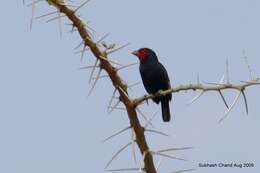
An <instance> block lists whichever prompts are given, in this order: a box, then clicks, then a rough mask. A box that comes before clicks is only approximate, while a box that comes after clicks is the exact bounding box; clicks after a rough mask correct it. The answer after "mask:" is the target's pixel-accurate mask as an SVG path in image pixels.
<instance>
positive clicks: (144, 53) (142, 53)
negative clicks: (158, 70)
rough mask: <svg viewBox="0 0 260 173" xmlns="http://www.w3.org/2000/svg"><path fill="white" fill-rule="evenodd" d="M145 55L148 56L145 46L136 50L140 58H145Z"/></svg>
mask: <svg viewBox="0 0 260 173" xmlns="http://www.w3.org/2000/svg"><path fill="white" fill-rule="evenodd" d="M147 56H148V52H147V49H146V48H142V49H139V50H138V57H139V58H140V59H143V60H144V59H145V58H147Z"/></svg>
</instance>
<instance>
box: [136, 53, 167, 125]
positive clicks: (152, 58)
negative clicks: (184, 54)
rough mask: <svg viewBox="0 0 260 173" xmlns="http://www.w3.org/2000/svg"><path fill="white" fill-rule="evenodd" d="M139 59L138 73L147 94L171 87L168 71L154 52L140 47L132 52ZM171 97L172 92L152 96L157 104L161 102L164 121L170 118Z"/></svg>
mask: <svg viewBox="0 0 260 173" xmlns="http://www.w3.org/2000/svg"><path fill="white" fill-rule="evenodd" d="M133 54H134V55H136V56H137V57H138V58H139V60H140V66H139V70H140V74H141V77H142V81H143V84H144V87H145V89H146V91H147V92H148V93H149V94H154V93H156V92H158V91H159V90H167V89H170V88H171V84H170V80H169V77H168V73H167V71H166V69H165V68H164V66H163V65H162V64H161V63H160V62H159V61H158V58H157V56H156V54H155V52H154V51H153V50H151V49H149V48H141V49H139V50H137V51H134V52H133ZM171 99H172V94H168V95H166V96H161V97H158V98H154V99H153V101H154V102H155V103H157V104H159V102H161V108H162V118H163V121H164V122H168V121H170V119H171V115H170V108H169V101H170V100H171Z"/></svg>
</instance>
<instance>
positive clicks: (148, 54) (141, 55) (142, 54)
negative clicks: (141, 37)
mask: <svg viewBox="0 0 260 173" xmlns="http://www.w3.org/2000/svg"><path fill="white" fill-rule="evenodd" d="M132 54H133V55H135V56H137V57H138V59H139V60H140V61H146V60H148V59H153V60H157V56H156V54H155V52H154V51H153V50H152V49H149V48H140V49H138V50H136V51H133V52H132Z"/></svg>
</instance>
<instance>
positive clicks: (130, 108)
mask: <svg viewBox="0 0 260 173" xmlns="http://www.w3.org/2000/svg"><path fill="white" fill-rule="evenodd" d="M48 2H49V3H50V4H51V5H53V6H55V7H56V8H57V10H59V11H60V12H61V13H63V14H64V15H66V16H67V17H68V19H69V20H70V21H71V22H72V23H73V26H74V27H75V28H77V30H78V33H79V34H80V36H81V38H82V40H83V41H84V46H85V47H89V48H90V50H91V52H92V53H93V54H94V56H95V57H96V58H97V60H99V63H100V69H102V70H104V71H106V72H107V73H108V75H109V77H110V79H111V81H112V83H113V85H114V87H115V88H116V89H117V90H118V92H119V94H120V101H121V102H122V103H123V104H124V105H125V107H126V111H127V114H128V118H129V121H130V126H131V128H132V129H133V130H134V133H135V138H136V143H137V145H138V147H139V149H140V152H141V153H142V155H144V156H145V157H144V160H143V162H144V170H145V171H146V172H147V173H156V169H155V166H154V161H153V156H152V153H151V152H150V149H149V147H148V144H147V142H146V138H145V135H144V129H143V127H142V126H141V124H140V122H139V119H138V117H137V113H136V110H135V107H134V105H133V102H132V100H130V99H129V97H128V94H127V85H126V84H125V83H124V82H123V80H122V79H121V77H120V76H119V75H118V73H117V71H118V69H117V68H115V67H114V66H113V65H112V64H111V63H110V61H109V60H108V57H107V55H108V54H111V53H113V52H114V51H116V50H119V49H121V47H120V48H117V49H116V50H111V51H110V52H108V53H106V52H103V51H101V49H100V48H99V47H98V45H97V44H96V43H95V42H94V41H93V40H92V38H91V36H90V35H89V32H88V30H87V28H86V24H85V23H84V22H83V21H82V20H81V19H80V18H79V17H78V16H77V15H76V13H75V11H74V10H73V9H72V8H70V7H69V6H67V5H66V4H65V3H64V1H61V0H48Z"/></svg>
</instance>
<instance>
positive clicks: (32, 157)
mask: <svg viewBox="0 0 260 173" xmlns="http://www.w3.org/2000/svg"><path fill="white" fill-rule="evenodd" d="M81 2H82V1H81ZM28 3H29V1H27V2H26V4H28ZM75 4H80V2H79V1H76V2H75ZM53 10H54V8H53V7H49V6H48V5H47V3H45V2H41V3H39V4H38V5H37V8H36V16H39V15H41V14H44V13H47V12H51V11H53ZM80 14H81V16H82V18H83V19H84V20H86V21H89V22H90V25H91V27H92V28H94V29H95V30H96V33H95V39H97V38H98V37H100V36H102V35H104V34H106V33H110V36H109V37H108V38H107V39H106V42H107V43H116V44H117V45H118V46H119V45H123V44H125V43H128V42H130V43H131V45H130V46H128V47H127V48H125V49H123V50H121V51H119V52H116V53H114V54H113V55H111V58H112V59H113V60H115V61H118V62H120V63H123V64H128V63H133V62H137V59H136V58H135V57H134V56H132V55H131V54H130V52H131V51H133V50H135V49H138V48H140V47H150V48H152V49H153V50H155V51H156V52H157V55H158V57H159V59H160V61H161V62H162V63H163V64H164V65H165V67H166V68H167V70H168V73H169V75H170V79H171V83H172V85H173V86H175V85H178V84H188V83H190V82H196V76H197V74H198V73H199V74H200V79H201V81H204V82H217V81H219V79H220V78H221V76H222V75H223V73H224V71H225V63H226V59H227V58H228V60H229V64H230V80H231V82H239V81H240V80H248V79H249V73H248V69H247V67H246V64H245V61H244V59H243V58H241V57H243V56H244V55H243V52H245V53H244V54H246V56H247V57H248V60H249V63H250V65H251V66H252V68H253V69H254V71H255V74H256V75H258V76H259V75H260V68H259V67H260V59H259V57H260V49H259V45H260V34H259V31H260V20H259V19H260V2H259V1H257V0H228V1H227V0H218V1H213V0H196V1H192V0H164V1H159V0H153V1H151V0H142V1H140V0H131V1H126V0H125V1H122V0H110V1H107V0H93V1H91V2H90V3H89V4H88V5H87V6H86V7H84V8H82V9H81V10H80ZM30 16H31V8H30V7H27V6H24V5H23V4H22V0H17V1H4V2H3V3H2V5H1V6H0V19H1V29H0V30H1V32H0V38H1V39H0V44H1V51H0V80H1V84H0V105H1V109H0V172H3V173H72V172H73V173H86V172H97V173H99V172H101V173H102V172H105V170H104V167H105V165H106V163H107V162H108V161H109V160H110V158H111V157H112V155H113V154H114V153H115V152H116V151H117V150H118V149H119V148H120V147H121V146H123V145H125V144H126V143H128V142H129V141H130V132H127V133H124V134H122V135H120V136H118V137H117V138H114V139H112V140H111V141H108V142H107V143H103V142H102V140H103V139H104V138H106V137H108V136H109V135H111V134H112V133H113V132H115V131H118V130H120V129H122V128H124V127H127V126H128V119H127V116H126V113H125V112H124V111H122V110H115V111H114V112H112V113H111V114H108V113H107V111H106V108H107V105H108V101H109V97H110V96H111V95H112V91H113V87H112V85H111V82H110V81H109V80H108V79H102V80H100V81H99V82H98V83H97V86H96V88H95V90H94V92H93V93H92V95H91V96H90V97H87V95H88V91H89V89H90V88H91V85H89V84H88V78H89V75H90V72H89V71H88V70H79V67H81V66H84V65H92V64H93V63H94V60H95V59H94V58H93V56H92V55H91V54H90V53H86V54H85V56H84V61H83V62H82V63H81V62H80V55H76V54H74V52H75V51H77V50H74V49H73V48H74V47H75V46H76V45H77V44H78V43H79V42H80V38H79V36H78V34H77V33H76V32H75V33H73V34H71V33H69V32H68V31H69V30H70V27H68V26H67V25H64V26H63V36H62V38H60V36H59V29H58V21H53V22H50V23H46V22H45V21H46V20H47V19H48V17H47V18H45V19H41V20H37V21H34V23H33V30H32V31H31V32H30V30H29V25H30ZM63 23H64V24H66V23H68V21H67V20H65V19H63ZM104 74H105V73H104ZM120 74H121V75H122V77H123V78H124V80H125V81H126V82H127V83H129V84H133V83H135V82H138V81H141V78H140V75H139V71H138V66H133V67H131V68H129V69H125V70H122V71H120ZM259 91H260V88H259V87H257V86H255V87H252V88H249V89H248V90H246V95H247V98H248V102H249V115H248V116H247V115H246V113H245V107H244V103H243V100H242V99H240V100H239V102H238V104H237V105H236V107H235V108H234V109H233V110H232V112H231V113H230V114H229V117H228V118H227V119H226V120H225V121H224V122H223V123H222V124H219V123H218V120H219V119H220V118H221V117H222V116H223V115H224V112H225V106H224V104H223V102H222V101H221V99H220V96H219V95H218V94H217V93H214V92H211V93H207V94H205V95H203V96H202V97H201V98H200V99H199V100H198V101H197V102H196V103H194V104H193V105H191V106H187V102H189V100H191V99H192V98H193V97H194V96H195V95H196V94H197V93H196V92H186V93H185V92H184V93H177V94H174V96H173V101H172V102H171V105H170V106H171V113H172V115H174V116H173V119H172V121H171V122H170V123H167V124H166V123H163V122H162V120H161V115H160V113H158V116H156V118H155V120H154V121H153V124H154V126H155V127H156V129H158V130H162V131H164V132H167V133H168V134H170V135H171V137H170V138H167V137H164V136H160V135H157V134H151V133H147V140H148V143H149V145H150V146H151V149H152V150H154V151H156V150H159V149H164V148H169V147H187V146H191V147H194V149H192V150H187V151H179V152H176V153H172V154H174V155H176V156H179V157H183V158H186V159H188V160H189V161H176V160H170V159H166V158H163V160H162V164H161V167H160V169H159V171H158V172H163V173H165V172H171V171H174V170H180V169H190V168H195V169H197V170H196V172H200V173H208V172H211V173H218V172H225V173H247V172H250V173H257V172H259V171H260V166H259V163H260V156H259V155H260V151H259V146H260V141H259V131H260V126H259V123H260V116H259V113H260V107H259V100H260V92H259ZM145 93H146V92H145V90H144V88H143V86H142V85H138V86H136V87H134V88H133V92H132V91H130V95H131V97H133V98H134V97H139V96H142V95H144V94H145ZM224 94H225V96H226V98H227V100H228V102H229V104H230V103H231V102H232V99H233V98H234V97H235V95H236V91H225V92H224ZM141 109H142V111H143V112H144V113H145V114H146V115H147V116H148V117H151V116H152V114H153V113H154V112H155V111H157V110H160V107H159V106H158V105H156V104H154V103H152V102H150V103H149V105H148V106H147V105H146V104H144V105H142V106H141ZM140 119H141V121H142V122H144V121H143V120H142V118H140ZM137 153H139V152H137ZM138 160H140V156H138ZM158 160H160V157H155V161H156V162H157V161H158ZM219 162H223V163H232V162H235V163H254V164H255V167H254V168H242V169H241V168H199V167H198V164H199V163H219ZM126 167H135V163H134V160H133V157H132V152H131V147H130V148H128V149H127V150H126V151H124V152H123V153H122V154H120V156H119V157H118V158H117V159H116V160H114V162H113V163H112V164H111V167H110V168H111V169H113V168H115V169H116V168H126Z"/></svg>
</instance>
